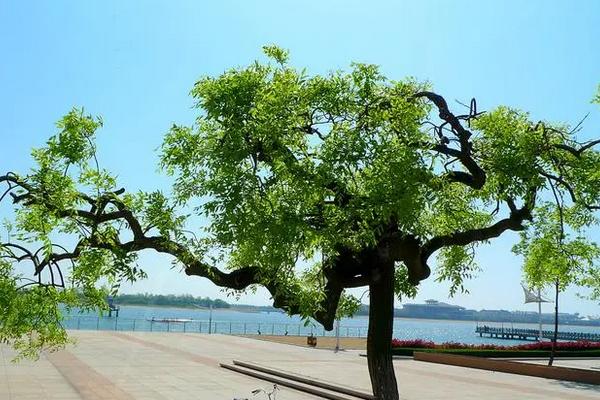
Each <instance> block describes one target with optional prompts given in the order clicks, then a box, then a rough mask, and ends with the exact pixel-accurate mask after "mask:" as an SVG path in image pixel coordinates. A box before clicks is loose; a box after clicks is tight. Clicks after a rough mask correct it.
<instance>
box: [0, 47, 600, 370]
mask: <svg viewBox="0 0 600 400" xmlns="http://www.w3.org/2000/svg"><path fill="white" fill-rule="evenodd" d="M265 53H266V54H267V56H268V57H269V60H268V61H267V62H255V63H253V64H251V65H249V66H248V67H244V68H236V69H232V70H229V71H227V72H225V73H223V74H222V75H220V76H217V77H205V78H202V79H201V80H199V81H198V82H197V83H196V84H195V85H194V87H193V89H192V91H191V95H192V97H193V98H194V100H195V101H196V107H197V118H196V120H195V122H194V123H193V124H192V125H191V126H182V125H174V126H173V127H172V128H171V130H170V131H169V132H168V133H167V134H166V136H165V139H164V142H163V145H162V148H161V153H160V155H161V167H162V169H163V170H164V171H165V172H166V173H167V174H169V175H170V176H172V177H173V179H174V185H173V189H172V192H170V193H163V192H161V191H155V192H150V193H141V192H140V193H128V192H126V191H125V189H122V188H120V187H119V186H118V185H117V180H116V177H114V176H112V175H111V174H110V173H109V172H108V171H106V170H104V169H101V168H100V166H99V165H98V162H97V159H96V153H97V151H98V149H97V148H96V144H95V135H96V132H97V130H99V129H100V128H101V126H102V120H101V119H99V118H96V117H93V116H90V115H87V114H86V113H84V112H83V110H79V109H74V110H72V111H71V112H69V113H68V114H67V115H66V116H65V117H64V118H63V119H61V120H60V121H59V122H58V124H57V128H58V132H57V133H56V134H55V135H54V136H52V137H51V139H50V140H49V141H48V142H47V144H46V146H44V147H42V148H38V149H34V150H33V152H32V155H33V158H34V161H35V167H34V168H33V169H32V170H31V171H30V172H29V173H24V174H15V173H8V174H6V175H4V176H1V177H0V184H5V185H7V190H6V192H4V193H3V194H2V193H0V201H2V200H3V199H12V201H13V205H14V207H13V208H14V218H11V220H12V222H11V223H10V224H9V225H8V226H9V227H10V229H9V235H10V237H9V239H8V240H7V241H6V242H4V243H0V256H1V257H2V258H1V260H3V261H1V264H0V267H1V269H0V287H2V288H3V290H2V291H1V292H0V338H1V339H2V340H4V341H14V340H17V342H16V344H17V346H18V347H19V348H21V349H26V353H32V352H35V351H36V350H39V349H41V348H46V347H53V346H57V345H61V344H63V343H64V342H65V340H66V336H65V333H64V331H63V330H62V328H61V325H60V312H59V308H58V304H59V303H64V304H67V305H69V306H71V307H75V306H77V307H81V306H84V307H86V306H87V307H103V306H105V304H104V299H105V297H106V295H107V294H109V293H112V294H116V293H117V292H118V288H119V285H120V283H121V282H123V281H134V280H137V279H140V278H145V277H146V273H145V272H144V271H143V270H141V269H140V268H139V267H138V266H137V263H136V261H137V255H138V253H139V252H141V251H157V252H161V253H166V254H169V255H171V256H172V258H173V262H174V264H176V265H177V266H179V267H181V269H182V271H183V272H184V273H185V274H187V275H194V276H200V277H204V278H207V279H210V280H211V281H212V282H214V283H215V284H216V285H218V286H220V287H223V288H227V289H231V290H234V291H242V290H252V289H253V288H254V287H256V285H262V286H264V287H266V288H267V290H268V291H269V292H270V293H271V296H272V297H273V303H274V306H276V307H278V308H283V309H284V310H286V311H287V312H288V313H290V314H299V315H301V316H302V317H304V318H306V319H308V318H311V317H312V318H315V319H316V320H318V321H319V322H321V323H322V324H323V325H324V326H325V327H326V328H327V329H331V328H332V326H333V325H332V324H333V321H334V320H335V318H336V317H338V316H340V315H346V314H347V313H349V312H352V311H355V310H356V309H357V307H358V305H359V303H358V301H357V300H356V299H352V298H351V297H350V296H347V295H346V294H345V292H344V290H345V289H347V288H354V287H361V286H369V287H375V286H373V285H375V284H380V283H381V278H380V277H381V276H388V275H382V272H385V271H387V272H389V270H391V274H389V276H391V277H393V279H391V280H393V282H391V283H392V285H391V286H390V287H391V289H390V293H384V295H383V296H381V298H383V299H386V298H387V299H388V300H390V301H387V300H386V304H387V305H386V306H390V307H393V302H391V300H392V299H393V296H403V295H404V296H412V295H414V294H415V293H416V287H417V285H418V283H419V282H420V281H421V280H423V279H427V278H428V277H429V275H430V272H431V270H430V266H429V264H430V263H431V260H430V258H431V257H432V256H434V255H435V256H437V263H436V267H437V269H436V271H435V276H436V279H438V280H448V281H449V282H450V283H451V291H452V293H454V292H455V291H457V290H465V288H464V287H463V282H464V280H465V279H466V278H468V277H470V276H472V275H473V274H474V273H476V272H477V270H478V266H477V265H476V264H475V262H474V251H475V249H476V247H477V246H478V245H479V244H481V243H484V242H487V241H489V240H491V239H493V238H495V237H498V236H500V235H501V234H503V233H504V232H506V231H508V230H512V231H521V232H523V236H522V242H521V243H520V244H519V245H518V246H517V247H516V251H517V252H518V253H519V254H523V255H524V257H525V260H526V271H528V276H530V277H532V278H531V283H536V282H537V281H541V279H542V278H534V277H536V276H542V275H541V274H538V275H536V273H533V272H530V271H534V270H535V269H536V268H542V269H544V270H546V269H547V268H550V267H552V268H560V269H561V271H562V270H568V271H567V272H568V273H569V274H573V276H574V278H573V281H574V282H576V283H578V284H585V285H589V286H593V287H595V288H596V289H595V290H596V291H595V292H594V294H595V295H598V294H599V293H600V292H599V290H600V289H598V288H599V287H600V272H599V270H598V268H597V266H595V265H594V260H595V259H596V257H597V250H596V248H595V245H593V244H592V243H590V242H589V241H587V240H585V239H584V238H585V235H586V230H587V229H588V227H590V226H593V225H595V224H596V223H597V220H596V217H595V216H594V211H595V210H596V209H597V207H598V198H599V197H600V172H599V171H600V153H598V152H597V151H596V150H594V149H593V145H594V144H596V143H595V142H594V143H579V142H578V141H577V140H576V135H575V134H576V132H574V131H573V130H572V129H570V128H569V127H567V126H564V125H558V124H549V123H540V122H536V121H532V120H531V118H530V116H529V115H528V114H527V113H526V112H523V111H520V110H516V109H512V108H508V107H498V108H497V109H494V110H491V111H489V112H486V113H481V112H477V110H476V106H475V103H474V102H473V103H472V105H471V109H470V110H468V113H466V114H464V115H455V114H453V113H452V112H451V110H450V109H449V108H448V105H447V103H446V101H445V100H444V99H443V98H442V97H441V96H439V95H437V94H435V93H433V92H430V91H429V85H428V84H426V83H423V82H418V81H416V80H414V79H404V80H400V81H393V80H389V79H387V78H386V77H385V76H383V75H382V73H381V72H380V71H379V69H378V68H377V67H376V66H374V65H366V64H353V65H352V67H351V70H350V71H349V72H342V71H334V72H331V73H329V74H325V75H309V74H308V73H307V72H306V71H305V70H299V69H297V68H294V67H292V66H291V65H290V64H289V62H288V54H287V52H285V51H284V50H282V49H279V48H277V47H273V46H269V47H266V48H265ZM183 210H185V211H186V212H190V211H189V210H193V212H194V214H195V216H196V217H205V218H206V220H207V221H208V223H207V224H205V225H201V226H199V225H198V222H197V221H198V220H201V218H188V216H187V215H186V214H185V213H184V212H183ZM9 216H10V217H13V215H12V214H10V215H9ZM557 221H558V226H560V227H561V231H560V232H561V235H560V242H556V240H555V238H556V226H557V225H556V224H557ZM192 232H193V233H192ZM553 240H554V241H553ZM59 243H62V244H59ZM557 243H558V244H560V246H558V249H559V250H557V247H555V244H557ZM563 245H564V246H565V247H564V248H565V249H566V250H560V249H562V248H563V247H562V246H563ZM551 251H553V252H555V253H556V252H559V253H560V254H558V253H556V254H557V257H559V258H560V257H561V258H560V260H562V261H561V262H560V263H558V264H556V265H554V264H553V266H550V265H549V263H544V262H543V256H542V255H543V254H549V253H548V252H551ZM552 254H554V253H552ZM557 259H558V258H557ZM23 263H30V264H31V267H32V268H31V270H29V271H27V272H23V271H25V270H24V269H23V268H22V267H21V264H23ZM572 266H574V268H572ZM562 273H563V272H561V274H562ZM31 279H33V282H31V281H30V280H31ZM28 283H35V285H31V286H24V285H26V284H28ZM382 290H383V289H382ZM340 299H341V304H342V307H338V305H339V304H340ZM388 303H389V304H388ZM390 304H391V305H390ZM372 306H373V305H372ZM392 311H393V310H391V309H390V310H389V313H388V312H387V311H385V312H383V313H382V315H389V317H390V318H391V316H392ZM386 334H387V333H386ZM389 334H390V335H391V333H389ZM390 363H391V358H390ZM372 376H374V375H372Z"/></svg>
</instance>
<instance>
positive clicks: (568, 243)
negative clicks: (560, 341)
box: [514, 191, 600, 366]
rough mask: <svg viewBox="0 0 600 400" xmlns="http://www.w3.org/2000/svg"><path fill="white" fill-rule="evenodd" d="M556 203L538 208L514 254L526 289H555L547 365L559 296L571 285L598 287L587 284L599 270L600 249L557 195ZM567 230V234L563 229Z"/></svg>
mask: <svg viewBox="0 0 600 400" xmlns="http://www.w3.org/2000/svg"><path fill="white" fill-rule="evenodd" d="M555 193H557V192H556V191H555ZM555 201H556V202H557V203H551V202H548V203H547V204H546V205H545V206H540V207H538V209H537V210H536V214H537V215H536V217H535V218H534V223H533V224H531V229H530V232H527V233H523V234H522V235H521V236H522V240H521V243H519V245H517V246H515V248H514V251H515V252H516V253H517V254H521V255H523V256H524V259H525V263H524V266H523V270H524V274H525V278H526V281H527V284H528V285H529V287H533V288H538V289H542V288H544V287H548V286H550V287H553V289H554V294H555V295H554V335H553V337H552V349H551V352H550V358H549V360H548V365H550V366H551V365H552V363H553V362H554V356H555V352H556V342H557V338H558V322H559V319H558V307H559V304H558V300H559V293H560V292H562V291H564V290H565V289H566V288H567V287H569V286H572V285H575V286H588V287H589V286H593V285H596V287H597V284H592V285H590V282H593V280H594V279H595V277H596V276H597V274H598V271H600V268H598V258H599V257H600V248H599V247H598V245H597V244H596V243H595V242H591V241H589V240H588V239H586V237H585V236H583V235H582V234H583V232H581V230H582V228H583V227H584V226H585V224H584V225H583V226H582V224H581V221H580V220H578V216H577V213H575V214H573V213H572V212H565V211H566V210H565V209H564V202H563V201H562V199H561V198H560V197H559V196H558V195H557V197H556V198H555ZM568 211H573V210H568ZM566 227H567V228H569V231H566V230H565V228H566ZM592 297H594V296H592ZM595 298H596V299H597V298H598V297H595ZM540 340H542V338H540Z"/></svg>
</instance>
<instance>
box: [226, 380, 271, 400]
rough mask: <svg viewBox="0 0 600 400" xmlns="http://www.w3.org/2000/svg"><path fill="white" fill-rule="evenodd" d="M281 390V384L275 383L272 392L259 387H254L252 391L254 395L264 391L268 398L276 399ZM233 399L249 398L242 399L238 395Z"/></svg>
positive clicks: (269, 399) (246, 399)
mask: <svg viewBox="0 0 600 400" xmlns="http://www.w3.org/2000/svg"><path fill="white" fill-rule="evenodd" d="M279 390H280V389H279V386H277V385H276V384H275V385H273V389H272V390H271V391H270V392H269V391H267V390H265V389H262V388H259V389H254V390H253V391H252V395H253V396H256V395H257V394H259V393H264V394H265V395H266V396H267V399H268V400H276V397H277V391H279ZM233 400H249V399H248V398H247V397H246V398H243V399H242V398H238V397H236V398H234V399H233Z"/></svg>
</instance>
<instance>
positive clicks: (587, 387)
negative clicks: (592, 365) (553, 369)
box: [558, 381, 600, 393]
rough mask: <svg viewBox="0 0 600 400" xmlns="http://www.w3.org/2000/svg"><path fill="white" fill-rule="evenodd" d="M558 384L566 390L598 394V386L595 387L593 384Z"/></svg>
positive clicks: (599, 387) (567, 382) (561, 382)
mask: <svg viewBox="0 0 600 400" xmlns="http://www.w3.org/2000/svg"><path fill="white" fill-rule="evenodd" d="M558 384H559V385H561V386H563V387H565V388H568V389H579V390H589V391H592V392H596V393H600V385H595V384H593V383H581V382H569V381H558Z"/></svg>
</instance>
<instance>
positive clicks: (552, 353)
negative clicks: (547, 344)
mask: <svg viewBox="0 0 600 400" xmlns="http://www.w3.org/2000/svg"><path fill="white" fill-rule="evenodd" d="M559 284H560V281H559V280H558V279H556V282H555V285H556V287H555V289H556V294H555V297H554V335H553V337H552V349H551V350H550V359H549V360H548V366H549V367H551V366H552V364H553V363H554V356H555V355H556V341H557V339H558V289H559Z"/></svg>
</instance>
